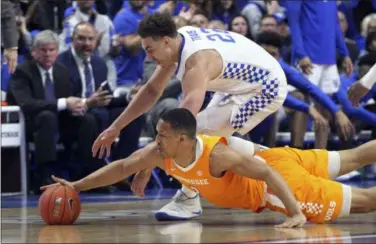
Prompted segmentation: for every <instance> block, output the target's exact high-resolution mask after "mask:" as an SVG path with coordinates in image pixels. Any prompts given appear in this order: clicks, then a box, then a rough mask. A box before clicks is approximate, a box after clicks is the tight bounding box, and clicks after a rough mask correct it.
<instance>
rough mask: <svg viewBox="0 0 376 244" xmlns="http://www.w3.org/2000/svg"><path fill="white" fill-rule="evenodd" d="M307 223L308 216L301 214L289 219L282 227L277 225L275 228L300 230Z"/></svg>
mask: <svg viewBox="0 0 376 244" xmlns="http://www.w3.org/2000/svg"><path fill="white" fill-rule="evenodd" d="M306 221H307V218H306V216H305V215H304V214H303V213H301V214H296V215H293V216H291V217H287V219H286V220H285V222H283V223H282V224H280V225H276V226H275V227H277V228H300V227H303V225H304V224H305V222H306Z"/></svg>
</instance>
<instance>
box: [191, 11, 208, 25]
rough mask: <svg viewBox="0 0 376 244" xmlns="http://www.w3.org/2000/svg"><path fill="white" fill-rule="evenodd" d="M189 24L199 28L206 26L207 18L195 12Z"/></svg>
mask: <svg viewBox="0 0 376 244" xmlns="http://www.w3.org/2000/svg"><path fill="white" fill-rule="evenodd" d="M189 24H190V25H192V26H196V27H199V28H208V25H209V19H208V18H207V17H206V16H205V15H203V14H195V15H193V16H192V18H191V20H190V21H189Z"/></svg>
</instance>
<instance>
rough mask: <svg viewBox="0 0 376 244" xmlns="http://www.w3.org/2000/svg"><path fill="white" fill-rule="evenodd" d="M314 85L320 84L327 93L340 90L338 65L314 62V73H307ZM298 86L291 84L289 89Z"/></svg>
mask: <svg viewBox="0 0 376 244" xmlns="http://www.w3.org/2000/svg"><path fill="white" fill-rule="evenodd" d="M305 76H306V78H307V79H308V80H309V81H311V82H312V83H313V84H314V85H316V86H318V87H319V88H320V89H321V90H322V91H323V92H324V93H325V94H334V93H336V92H337V91H338V90H339V87H340V85H341V80H340V77H339V74H338V69H337V65H335V64H332V65H322V64H313V68H312V74H310V75H305ZM294 90H296V88H294V87H292V86H289V88H288V91H290V92H291V91H294Z"/></svg>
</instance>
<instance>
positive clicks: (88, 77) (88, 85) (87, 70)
mask: <svg viewBox="0 0 376 244" xmlns="http://www.w3.org/2000/svg"><path fill="white" fill-rule="evenodd" d="M84 65H85V68H84V73H85V84H86V93H85V96H86V97H90V96H91V95H92V94H93V93H94V89H93V84H92V76H91V73H90V68H89V62H88V61H87V60H85V61H84Z"/></svg>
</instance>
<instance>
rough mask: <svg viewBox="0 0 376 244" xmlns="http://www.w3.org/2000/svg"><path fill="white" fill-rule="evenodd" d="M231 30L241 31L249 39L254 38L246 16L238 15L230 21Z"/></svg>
mask: <svg viewBox="0 0 376 244" xmlns="http://www.w3.org/2000/svg"><path fill="white" fill-rule="evenodd" d="M228 29H229V31H233V32H236V33H239V34H241V35H243V36H245V37H247V38H248V39H250V40H252V36H251V30H250V28H249V26H248V22H247V19H246V17H245V16H243V15H237V16H234V18H233V19H232V20H231V21H230V24H229V27H228Z"/></svg>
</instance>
